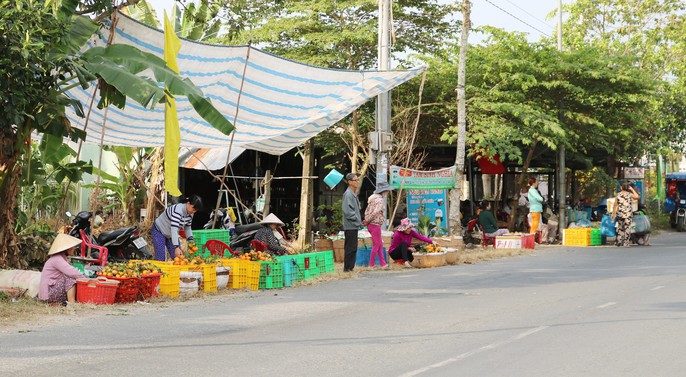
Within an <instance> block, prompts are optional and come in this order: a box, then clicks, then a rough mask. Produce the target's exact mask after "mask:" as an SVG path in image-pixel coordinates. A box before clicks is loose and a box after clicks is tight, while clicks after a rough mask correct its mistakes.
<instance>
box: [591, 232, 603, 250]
mask: <svg viewBox="0 0 686 377" xmlns="http://www.w3.org/2000/svg"><path fill="white" fill-rule="evenodd" d="M602 238H603V237H602V236H601V235H600V229H597V228H595V229H591V246H600V245H602V244H603V242H602Z"/></svg>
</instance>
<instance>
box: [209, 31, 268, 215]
mask: <svg viewBox="0 0 686 377" xmlns="http://www.w3.org/2000/svg"><path fill="white" fill-rule="evenodd" d="M251 43H252V41H250V42H248V49H247V52H246V54H245V64H244V65H243V75H242V76H241V87H240V88H239V90H238V98H237V99H236V112H235V113H234V115H233V126H234V130H233V132H231V141H230V142H229V151H228V153H227V154H226V165H224V171H223V173H222V180H221V183H222V185H223V186H226V185H225V184H224V179H225V178H226V170H227V168H229V167H230V165H231V162H230V159H231V149H232V148H233V139H234V137H235V136H236V130H235V127H236V121H237V120H238V111H239V110H240V108H241V96H242V95H243V84H245V72H246V71H247V69H248V61H249V60H250V49H251ZM231 175H233V169H231ZM235 184H236V179H235V178H234V185H235ZM226 191H227V192H229V193H230V192H231V191H230V190H229V189H228V188H227V190H226ZM231 195H232V196H234V195H233V194H231ZM221 198H222V194H221V191H220V192H219V193H218V194H217V204H216V205H215V207H214V213H217V211H218V210H219V203H220V202H221ZM234 198H235V196H234ZM239 198H240V196H239ZM236 200H238V201H240V199H236ZM241 204H243V203H242V202H241ZM253 215H255V214H254V213H253ZM255 218H257V216H256V215H255ZM212 219H213V220H212V228H214V227H215V225H216V224H217V216H212Z"/></svg>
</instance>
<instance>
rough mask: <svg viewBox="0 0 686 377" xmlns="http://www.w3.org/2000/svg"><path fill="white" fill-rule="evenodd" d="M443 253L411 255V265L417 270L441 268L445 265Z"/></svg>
mask: <svg viewBox="0 0 686 377" xmlns="http://www.w3.org/2000/svg"><path fill="white" fill-rule="evenodd" d="M446 254H447V253H446V252H445V251H444V252H442V253H426V254H425V253H412V256H413V257H414V260H413V261H412V265H413V266H415V267H417V268H431V267H441V266H445V265H446V261H445V255H446Z"/></svg>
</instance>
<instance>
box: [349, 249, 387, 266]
mask: <svg viewBox="0 0 686 377" xmlns="http://www.w3.org/2000/svg"><path fill="white" fill-rule="evenodd" d="M371 255H372V247H371V246H369V247H360V248H358V249H357V257H356V258H355V265H356V266H369V259H370V258H371ZM383 257H384V260H385V261H386V263H388V254H387V253H386V248H385V247H384V248H383ZM374 262H375V265H377V266H380V265H381V262H380V261H379V257H378V255H377V257H376V260H375V261H374Z"/></svg>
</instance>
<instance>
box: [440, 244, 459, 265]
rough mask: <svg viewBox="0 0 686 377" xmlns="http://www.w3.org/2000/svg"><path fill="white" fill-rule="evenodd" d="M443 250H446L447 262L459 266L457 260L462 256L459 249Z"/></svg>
mask: <svg viewBox="0 0 686 377" xmlns="http://www.w3.org/2000/svg"><path fill="white" fill-rule="evenodd" d="M443 250H445V262H446V263H447V264H457V260H458V259H459V256H460V253H459V252H458V251H457V249H452V248H445V249H443Z"/></svg>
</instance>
